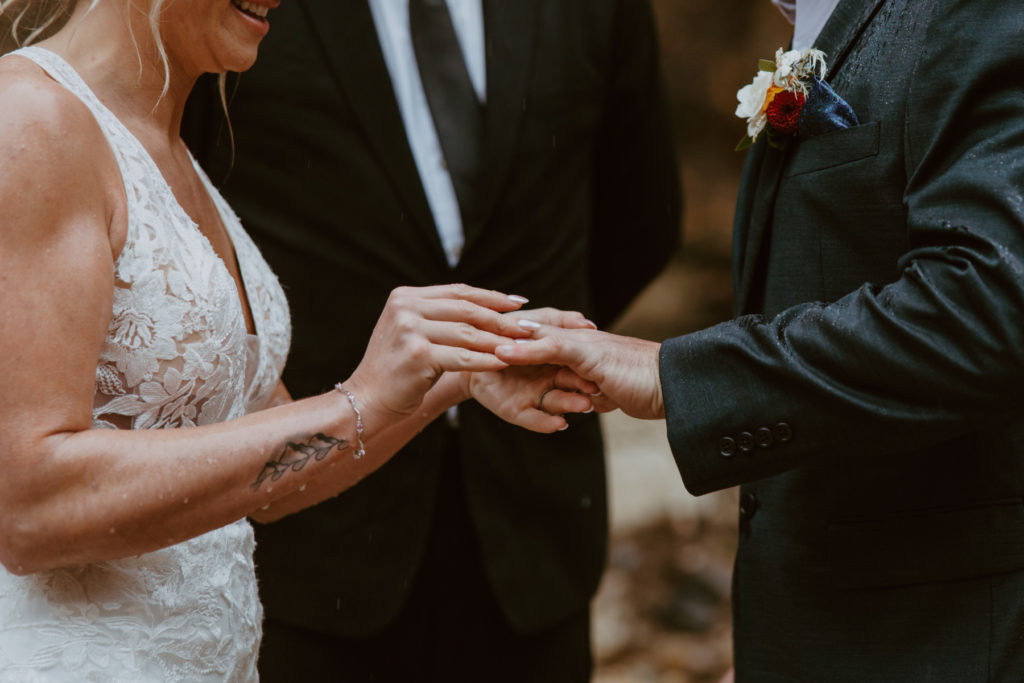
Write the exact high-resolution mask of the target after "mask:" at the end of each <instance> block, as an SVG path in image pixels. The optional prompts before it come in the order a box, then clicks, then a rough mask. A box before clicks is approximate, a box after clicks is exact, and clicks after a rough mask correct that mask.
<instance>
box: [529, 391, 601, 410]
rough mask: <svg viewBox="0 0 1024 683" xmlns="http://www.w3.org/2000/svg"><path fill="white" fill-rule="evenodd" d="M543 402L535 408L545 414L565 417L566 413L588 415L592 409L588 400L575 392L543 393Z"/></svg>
mask: <svg viewBox="0 0 1024 683" xmlns="http://www.w3.org/2000/svg"><path fill="white" fill-rule="evenodd" d="M543 397H544V400H543V401H542V402H540V405H539V406H537V407H538V408H540V409H541V410H543V411H544V412H545V413H550V414H552V415H565V414H566V413H589V412H591V411H592V410H593V409H594V406H593V404H592V403H591V402H590V398H589V397H587V396H584V395H583V394H578V393H576V392H575V391H562V390H561V389H551V390H549V391H546V392H544V395H543Z"/></svg>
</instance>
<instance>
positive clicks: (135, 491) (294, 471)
mask: <svg viewBox="0 0 1024 683" xmlns="http://www.w3.org/2000/svg"><path fill="white" fill-rule="evenodd" d="M364 419H365V420H366V425H367V430H366V432H365V433H364V439H368V440H375V438H376V437H377V432H378V431H383V430H382V427H383V425H384V423H385V422H386V418H385V416H374V415H364ZM355 425H356V422H355V414H354V413H353V412H352V409H351V406H350V405H349V404H348V401H347V399H346V398H345V397H344V396H343V395H341V394H340V393H339V392H336V391H334V392H330V393H328V394H325V395H323V396H317V397H313V398H309V399H304V400H302V401H296V402H293V403H288V404H287V405H280V406H277V407H274V408H270V409H267V410H263V411H260V412H258V413H253V414H251V415H247V416H245V417H241V418H238V419H235V420H231V421H228V422H224V423H220V424H216V425H209V426H203V427H194V428H187V429H168V430H138V431H132V430H105V429H97V430H83V431H77V432H72V433H68V432H65V433H59V434H53V435H50V436H48V437H45V438H43V439H41V440H40V442H38V443H37V444H35V446H33V447H31V448H32V455H31V457H26V458H19V460H22V462H23V463H24V465H23V466H22V468H21V470H20V471H13V470H8V471H6V472H5V474H4V477H5V478H6V480H7V482H6V485H5V487H4V488H5V490H6V491H8V493H9V495H5V496H4V498H5V500H2V501H0V513H2V516H0V519H3V520H4V522H3V524H2V525H0V560H2V562H3V564H4V565H5V566H6V567H7V568H8V569H9V570H11V571H13V572H16V573H30V572H34V571H41V570H44V569H48V568H53V567H57V566H65V565H72V564H82V563H88V562H95V561H101V560H109V559H116V558H120V557H126V556H131V555H136V554H140V553H144V552H149V551H152V550H156V549H158V548H161V547H165V546H167V545H171V544H174V543H178V542H181V541H184V540H186V539H188V538H192V537H194V536H197V535H200V534H202V533H205V532H208V531H211V530H213V529H216V528H218V527H221V526H223V525H225V524H229V523H231V522H233V521H235V520H237V519H240V518H242V517H245V516H246V515H249V514H252V513H254V512H256V511H258V510H260V509H261V508H263V507H265V506H268V505H271V504H273V503H274V502H275V501H276V500H278V499H280V498H282V497H284V496H287V495H289V494H291V493H293V492H295V491H298V490H300V489H301V488H303V487H308V486H309V485H310V484H311V483H313V482H316V481H318V480H320V479H329V480H330V481H331V482H332V483H333V485H334V486H336V487H337V488H339V489H340V488H343V487H346V486H350V485H351V484H353V483H355V482H356V481H358V480H359V479H361V478H363V477H365V476H366V475H367V474H368V473H369V472H370V471H372V470H373V469H375V468H376V467H379V466H380V465H381V464H382V463H383V462H384V461H386V460H387V457H388V456H389V455H390V453H387V452H385V449H383V448H381V447H379V446H378V447H377V448H375V449H374V451H371V452H369V453H368V454H367V456H366V457H365V458H362V459H359V460H356V459H354V458H353V457H352V453H353V446H354V440H355V433H356V432H355ZM26 446H28V444H26ZM26 455H28V453H26Z"/></svg>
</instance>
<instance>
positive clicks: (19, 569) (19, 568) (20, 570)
mask: <svg viewBox="0 0 1024 683" xmlns="http://www.w3.org/2000/svg"><path fill="white" fill-rule="evenodd" d="M23 571H25V568H24V567H22V566H21V565H20V564H19V565H18V572H19V573H20V572H23Z"/></svg>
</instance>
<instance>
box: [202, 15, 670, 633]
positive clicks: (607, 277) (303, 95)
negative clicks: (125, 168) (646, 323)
mask: <svg viewBox="0 0 1024 683" xmlns="http://www.w3.org/2000/svg"><path fill="white" fill-rule="evenodd" d="M484 19H485V27H486V33H487V38H486V40H487V60H488V62H487V69H488V74H487V82H488V101H487V106H486V112H485V123H484V126H485V150H484V154H485V166H486V169H487V171H486V174H485V178H484V182H483V185H484V188H483V189H482V191H481V206H480V212H479V220H477V221H473V222H470V223H468V224H467V225H465V233H466V245H465V249H464V251H463V255H462V260H461V262H460V263H459V264H458V266H457V267H455V268H451V267H449V265H448V264H447V262H446V260H445V256H444V253H443V251H442V248H441V244H440V241H439V238H438V236H437V231H436V228H435V226H434V224H433V222H432V219H431V217H430V211H429V207H428V205H427V202H426V199H425V197H424V194H423V190H422V187H421V185H420V181H419V177H418V175H417V173H416V168H415V165H414V163H413V160H412V156H411V154H410V152H409V147H408V143H407V140H406V137H405V132H404V130H403V128H402V123H401V119H400V115H399V111H398V108H397V105H396V103H395V99H394V95H393V92H392V90H391V84H390V81H389V78H388V73H387V69H386V67H385V64H384V62H383V59H382V57H381V52H380V47H379V44H378V42H377V37H376V33H375V30H374V26H373V22H372V18H371V15H370V12H369V9H368V7H367V4H366V2H365V0H295V1H293V2H286V3H282V5H281V7H280V8H278V9H275V10H274V12H273V13H272V14H271V26H272V28H271V31H270V34H269V35H268V37H267V38H266V39H265V41H264V43H263V45H262V46H261V50H260V51H261V55H260V58H259V60H258V63H257V65H256V66H255V68H253V69H252V70H251V71H250V72H247V73H245V74H243V75H242V77H241V78H240V79H239V81H238V82H237V83H234V82H232V83H229V85H228V91H229V96H230V98H231V107H230V111H231V122H232V126H233V130H234V139H235V145H236V147H235V158H234V163H233V167H232V168H230V170H229V167H230V166H231V163H230V161H231V159H230V157H231V152H230V149H229V146H228V144H227V138H226V136H225V135H223V134H221V135H219V136H218V135H212V134H211V131H212V130H213V128H214V127H212V126H211V125H210V122H211V121H213V120H214V119H215V117H216V116H217V113H216V112H217V109H218V106H219V105H218V103H217V102H216V101H215V98H213V97H209V95H210V93H209V92H205V93H204V92H202V91H200V92H198V93H197V99H196V100H195V101H193V102H192V103H190V111H189V116H188V119H187V121H186V135H187V138H188V139H190V141H191V145H192V147H193V149H194V150H195V152H196V154H197V155H198V156H199V157H200V159H201V160H202V161H203V163H204V164H205V165H206V167H207V168H208V169H209V171H210V174H211V176H212V178H213V179H214V182H218V181H221V180H224V179H225V178H226V181H225V182H224V183H223V191H224V194H225V195H226V196H227V197H228V199H229V200H230V201H231V203H232V205H233V206H234V207H235V208H236V210H237V211H238V213H239V214H240V215H241V216H242V218H243V221H244V223H245V225H246V227H247V229H248V230H249V231H250V232H251V233H252V234H253V236H254V237H255V238H256V239H257V241H258V242H259V244H260V247H261V249H262V250H263V253H264V255H265V256H266V258H267V260H268V262H270V264H271V265H272V267H273V268H274V270H275V271H276V272H277V274H278V276H279V277H280V279H281V281H282V282H283V283H284V285H285V287H286V291H287V292H288V294H289V300H290V303H291V307H292V312H293V317H294V334H293V346H292V353H291V356H290V359H289V363H288V366H287V368H286V370H285V376H284V379H285V383H286V385H287V386H288V387H289V389H290V390H291V391H292V393H293V395H295V396H304V395H308V394H312V393H315V392H318V391H323V390H325V389H326V388H329V387H330V386H331V385H332V384H333V382H334V381H336V380H337V379H339V378H343V377H346V376H347V375H348V374H349V373H351V372H352V371H353V370H354V368H355V366H356V364H357V363H358V360H359V359H360V357H361V356H362V353H363V349H364V348H365V346H366V343H367V340H368V339H369V336H370V332H371V329H372V327H373V324H374V322H375V320H376V318H377V315H378V314H379V312H380V310H381V308H382V307H383V305H384V302H385V300H386V298H387V296H388V293H389V292H390V290H391V289H392V288H394V287H396V286H399V285H430V284H436V283H444V282H453V281H462V282H467V283H470V284H473V285H477V286H482V287H488V288H494V289H498V290H501V291H506V292H509V293H517V294H521V295H524V296H526V297H529V298H530V299H531V301H532V304H531V305H536V306H557V307H560V308H563V309H569V310H580V311H583V312H584V313H585V314H587V315H588V316H591V317H592V319H594V320H596V321H598V322H599V323H601V324H606V323H608V322H609V321H611V320H612V319H613V318H615V317H616V316H617V315H618V314H619V313H620V312H621V311H622V310H623V308H624V307H625V305H626V304H627V303H628V301H629V300H630V299H631V298H632V297H633V296H634V295H635V294H636V293H637V292H638V291H639V289H640V288H641V287H643V286H644V285H645V284H646V283H647V282H648V281H649V280H650V279H651V278H652V277H653V276H654V275H655V274H656V272H657V271H658V270H659V269H660V268H661V267H662V266H663V265H664V263H665V261H666V259H667V258H668V256H669V254H670V253H671V251H672V249H673V247H674V245H675V244H676V241H677V239H678V219H679V211H680V207H679V188H678V174H677V170H676V167H675V150H674V146H673V143H672V140H671V136H670V131H669V127H668V123H667V114H666V107H665V101H664V96H663V92H662V88H661V82H660V73H659V70H658V64H657V47H656V42H655V40H654V26H653V17H652V15H651V9H650V7H649V4H648V2H646V1H642V2H638V1H637V0H559V1H557V2H554V1H548V0H544V1H542V0H521V1H517V2H506V1H505V0H484ZM204 95H206V98H205V100H204V99H203V97H204ZM218 138H219V140H218ZM459 421H460V425H459V429H458V434H457V438H458V440H459V444H460V450H461V452H462V454H463V456H462V458H461V461H462V463H463V468H464V470H463V477H464V481H465V495H466V498H467V504H468V507H469V510H470V514H471V516H472V519H473V524H474V527H475V529H476V532H477V534H478V537H479V542H480V546H481V552H482V555H483V564H484V566H485V569H486V572H487V576H488V577H489V581H490V584H491V586H492V588H493V590H494V591H495V595H496V597H497V600H498V603H499V604H500V606H501V609H502V611H503V613H504V615H505V617H506V618H507V619H508V621H509V623H510V624H511V625H512V626H513V627H514V628H515V629H517V630H518V631H521V632H524V633H532V632H537V631H540V630H542V629H545V628H547V627H549V626H551V625H552V624H554V623H556V622H558V621H559V620H561V619H564V618H566V617H567V616H569V615H572V614H575V613H579V611H580V610H585V609H586V606H587V603H588V601H589V599H590V598H591V596H592V595H593V593H594V591H595V589H596V587H597V584H598V581H599V577H600V574H601V570H602V567H603V562H604V556H605V547H606V531H607V530H606V526H607V521H606V516H607V514H606V502H605V473H604V463H603V457H602V448H601V437H600V433H599V429H598V424H597V421H596V419H594V418H593V416H581V417H579V418H575V419H573V420H572V428H571V429H569V430H568V431H566V432H564V433H560V434H556V435H552V436H546V435H537V434H533V433H529V432H526V431H525V430H522V429H519V428H516V427H512V426H509V425H507V424H505V423H503V422H501V421H500V420H498V419H497V418H495V417H493V416H492V415H490V414H489V413H487V411H485V410H484V409H483V408H481V407H480V406H478V405H476V404H474V403H467V404H463V406H462V407H461V408H460V415H459ZM447 430H448V427H447V426H446V425H445V423H444V421H443V420H440V421H438V422H436V423H435V424H433V425H431V426H430V427H428V428H427V429H426V430H424V432H423V433H422V434H421V435H420V436H419V437H417V438H416V439H415V440H413V442H412V443H411V444H410V445H409V446H408V447H407V448H405V449H404V450H403V451H402V452H401V453H400V454H398V455H397V456H396V457H395V458H394V459H393V460H392V461H391V462H389V463H388V464H387V465H385V466H384V467H383V468H382V469H381V470H379V471H378V472H376V473H375V474H373V475H371V476H370V477H368V478H367V479H366V480H365V481H363V482H361V483H360V484H359V485H358V486H356V487H354V488H353V489H351V490H350V491H347V492H345V493H344V494H343V495H341V496H340V497H338V498H336V499H333V500H330V501H328V502H325V503H323V504H322V505H319V506H317V507H316V508H314V509H311V510H308V511H305V512H303V513H300V514H297V515H294V516H292V517H289V518H287V519H285V520H282V521H281V522H278V523H275V524H273V525H269V526H267V527H263V528H260V529H259V530H258V544H257V546H258V547H257V558H256V561H257V567H258V572H259V577H260V582H261V595H262V598H263V600H264V604H265V607H266V612H267V614H268V616H269V618H271V619H277V620H281V621H284V622H288V623H293V624H297V625H301V626H303V627H305V628H308V629H312V630H315V631H319V632H321V633H325V634H330V635H336V636H359V635H366V634H372V633H375V632H380V631H381V630H382V629H384V628H385V627H386V626H387V624H388V623H389V622H390V621H391V620H392V619H393V618H394V616H395V614H396V613H398V611H399V610H400V609H401V607H402V605H403V602H404V600H405V597H406V594H407V592H408V590H409V587H410V586H411V585H412V584H413V582H414V579H415V577H416V575H417V568H418V566H419V564H420V561H421V557H422V554H423V551H424V546H425V544H426V539H427V532H428V529H429V527H430V521H431V517H432V511H433V510H434V507H435V500H434V497H435V492H436V491H437V488H438V481H437V477H438V469H439V463H440V460H441V457H442V454H443V452H444V442H445V440H446V439H448V438H449V435H448V434H447V433H446V432H447Z"/></svg>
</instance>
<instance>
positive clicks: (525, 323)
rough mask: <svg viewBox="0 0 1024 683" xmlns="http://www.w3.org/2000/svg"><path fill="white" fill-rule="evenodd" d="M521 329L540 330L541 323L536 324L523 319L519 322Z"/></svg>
mask: <svg viewBox="0 0 1024 683" xmlns="http://www.w3.org/2000/svg"><path fill="white" fill-rule="evenodd" d="M519 327H525V328H526V329H528V330H539V329H540V323H536V322H534V321H532V320H526V319H523V320H520V321H519Z"/></svg>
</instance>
